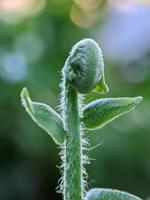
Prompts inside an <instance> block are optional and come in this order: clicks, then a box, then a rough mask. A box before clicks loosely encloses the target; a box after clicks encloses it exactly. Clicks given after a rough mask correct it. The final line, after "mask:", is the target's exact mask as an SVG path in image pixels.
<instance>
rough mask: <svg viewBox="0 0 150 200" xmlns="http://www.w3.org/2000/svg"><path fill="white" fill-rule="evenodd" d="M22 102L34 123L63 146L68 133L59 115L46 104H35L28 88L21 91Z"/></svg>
mask: <svg viewBox="0 0 150 200" xmlns="http://www.w3.org/2000/svg"><path fill="white" fill-rule="evenodd" d="M21 101H22V104H23V106H24V107H25V109H26V111H27V112H28V114H29V115H30V116H31V118H32V119H33V121H34V122H35V123H36V124H37V125H38V126H40V127H41V128H42V129H44V130H45V131H46V132H47V133H48V134H49V135H50V136H51V137H52V138H53V140H54V141H55V143H56V144H62V143H63V142H64V140H65V136H66V132H65V130H64V128H63V123H62V120H61V118H60V116H59V114H58V113H56V112H55V111H54V110H53V109H52V108H51V107H49V106H48V105H46V104H43V103H37V102H33V101H32V100H31V98H30V96H29V93H28V91H27V89H26V88H23V90H22V91H21Z"/></svg>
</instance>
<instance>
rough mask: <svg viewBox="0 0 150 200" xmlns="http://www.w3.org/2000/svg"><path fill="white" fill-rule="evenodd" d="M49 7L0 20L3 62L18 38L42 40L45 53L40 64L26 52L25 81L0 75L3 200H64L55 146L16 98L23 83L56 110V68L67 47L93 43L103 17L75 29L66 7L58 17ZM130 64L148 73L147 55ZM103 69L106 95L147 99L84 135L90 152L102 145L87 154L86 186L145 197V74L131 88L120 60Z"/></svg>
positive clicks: (149, 96) (149, 180)
mask: <svg viewBox="0 0 150 200" xmlns="http://www.w3.org/2000/svg"><path fill="white" fill-rule="evenodd" d="M48 6H49V4H48V3H47V5H46V7H45V9H44V10H43V11H42V13H41V14H40V15H38V16H35V17H29V18H26V19H25V20H23V21H22V22H21V23H19V24H16V25H15V24H7V23H4V22H2V21H0V60H2V56H3V52H4V51H5V52H14V51H15V49H14V46H15V42H16V40H17V38H18V37H20V36H21V35H24V34H26V33H28V32H29V33H33V34H35V35H37V36H38V37H39V38H41V40H42V41H43V52H42V53H41V54H40V55H39V57H38V58H37V59H34V60H32V59H30V54H29V55H28V62H27V74H26V76H25V78H24V79H22V80H20V81H18V82H13V81H11V80H9V78H7V79H6V78H2V77H0V199H1V200H19V199H22V200H27V199H28V200H41V199H44V200H48V199H53V200H55V199H61V197H60V195H59V194H56V192H55V188H56V186H57V185H58V184H57V180H58V179H59V177H60V174H59V169H58V167H56V166H59V165H60V160H59V156H58V153H59V150H60V149H59V147H58V146H56V145H55V144H54V143H53V141H52V140H51V138H50V137H49V136H48V135H47V134H45V132H44V131H43V130H41V129H40V128H39V127H37V126H36V125H35V124H34V123H33V122H32V121H31V119H30V118H29V116H28V115H27V114H26V113H25V111H24V109H23V107H22V106H21V104H20V99H19V95H20V91H21V89H22V87H24V86H26V87H27V88H28V89H29V91H30V94H31V96H32V99H33V100H34V101H41V102H45V103H47V104H49V105H51V106H52V107H53V108H55V107H56V106H57V105H58V103H59V101H58V99H59V93H60V87H59V82H60V70H61V67H62V65H63V63H64V61H65V59H66V57H67V55H68V51H69V49H70V48H71V47H72V45H73V44H74V43H76V42H77V41H78V40H80V39H82V38H87V37H92V38H93V39H94V36H93V34H92V31H93V30H94V29H96V28H97V26H100V24H101V23H104V22H105V18H104V19H103V20H101V21H99V23H97V24H96V25H93V26H92V27H90V28H86V29H84V28H79V27H77V26H76V25H74V24H73V23H72V21H71V20H70V17H69V9H70V7H68V9H67V10H66V12H64V13H63V14H61V15H54V14H51V11H50V10H48ZM53 12H54V10H53ZM56 12H57V10H56ZM31 47H32V44H31ZM34 51H36V49H33V52H32V53H33V54H34ZM132 64H133V66H136V65H137V66H139V67H143V66H144V65H148V67H149V69H150V60H149V59H148V57H147V56H145V57H144V58H142V60H139V62H136V63H131V66H130V67H129V66H128V67H129V69H131V68H132ZM105 65H106V67H105V75H106V80H107V83H108V85H109V88H110V92H109V93H108V94H107V95H105V96H104V97H123V96H131V97H133V96H138V95H141V96H143V97H144V100H143V102H142V104H141V105H139V106H138V107H137V108H136V110H134V111H132V112H131V113H129V114H127V115H126V116H123V117H122V118H120V119H117V120H116V121H114V122H112V123H110V124H109V125H107V126H106V127H104V128H103V129H101V130H98V131H94V132H92V133H91V132H90V133H89V134H88V135H87V136H88V138H89V142H90V144H91V147H93V146H96V145H97V144H101V145H100V146H98V147H96V148H94V149H93V150H91V151H88V152H87V153H88V155H89V157H90V158H92V160H91V165H90V166H89V165H88V166H87V171H88V174H89V179H88V180H89V188H92V187H95V186H96V187H110V188H116V189H121V190H125V191H128V192H130V193H133V194H136V195H139V196H140V197H142V198H146V197H148V196H149V195H150V88H149V85H150V71H149V76H148V78H147V79H146V80H143V81H142V82H139V83H136V82H132V83H131V82H128V80H125V79H124V78H123V75H122V71H121V69H122V64H121V63H113V62H110V60H109V59H108V58H105ZM0 67H1V66H0ZM0 70H2V69H1V68H0ZM131 73H132V72H131ZM89 99H92V97H91V96H90V97H89ZM93 158H94V160H93Z"/></svg>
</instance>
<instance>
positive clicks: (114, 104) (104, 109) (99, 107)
mask: <svg viewBox="0 0 150 200" xmlns="http://www.w3.org/2000/svg"><path fill="white" fill-rule="evenodd" d="M141 100H142V97H135V98H127V97H126V98H104V99H98V100H95V101H92V102H91V103H89V104H87V105H86V106H85V107H84V109H83V117H82V119H81V120H82V121H83V122H84V124H85V127H86V128H87V129H89V130H90V129H91V130H92V129H97V128H100V127H102V126H104V125H105V124H107V123H108V122H110V121H112V120H113V119H115V118H117V117H119V116H120V115H122V114H124V113H127V112H129V111H130V110H132V109H133V108H134V107H135V106H136V105H138V104H139V103H140V102H141Z"/></svg>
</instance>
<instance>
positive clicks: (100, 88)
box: [93, 74, 109, 94]
mask: <svg viewBox="0 0 150 200" xmlns="http://www.w3.org/2000/svg"><path fill="white" fill-rule="evenodd" d="M93 91H95V92H98V93H100V94H105V93H107V92H108V91H109V88H108V85H107V84H106V82H105V77H104V74H103V76H102V79H101V80H100V81H99V82H98V84H97V85H96V86H95V88H94V90H93Z"/></svg>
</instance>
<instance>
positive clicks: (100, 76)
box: [63, 39, 108, 93]
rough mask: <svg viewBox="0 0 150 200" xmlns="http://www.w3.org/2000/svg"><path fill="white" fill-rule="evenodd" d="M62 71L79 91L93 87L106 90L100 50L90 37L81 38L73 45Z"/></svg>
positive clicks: (84, 91) (86, 91)
mask: <svg viewBox="0 0 150 200" xmlns="http://www.w3.org/2000/svg"><path fill="white" fill-rule="evenodd" d="M63 73H64V76H65V78H66V79H67V80H69V81H70V83H71V84H72V86H73V87H74V88H75V89H76V90H77V91H78V92H79V93H88V92H90V91H91V90H93V89H94V88H95V89H96V90H97V91H98V92H100V93H105V92H107V91H108V87H107V85H106V83H105V79H104V62H103V58H102V52H101V49H100V48H99V46H98V44H97V43H96V42H95V41H94V40H92V39H84V40H81V41H79V42H78V43H77V44H75V45H74V46H73V48H72V50H71V52H70V55H69V57H68V59H67V60H66V63H65V65H64V67H63Z"/></svg>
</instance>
